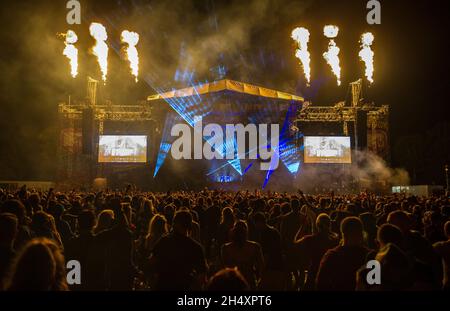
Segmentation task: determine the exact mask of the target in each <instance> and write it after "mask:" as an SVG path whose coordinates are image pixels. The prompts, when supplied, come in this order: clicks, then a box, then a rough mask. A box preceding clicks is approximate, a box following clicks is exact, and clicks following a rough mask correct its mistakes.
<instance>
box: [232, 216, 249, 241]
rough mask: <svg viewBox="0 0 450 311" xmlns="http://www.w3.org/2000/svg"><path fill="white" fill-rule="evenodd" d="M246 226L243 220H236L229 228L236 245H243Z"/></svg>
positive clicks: (246, 234) (245, 238)
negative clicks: (231, 227)
mask: <svg viewBox="0 0 450 311" xmlns="http://www.w3.org/2000/svg"><path fill="white" fill-rule="evenodd" d="M247 237H248V226H247V223H246V222H245V221H243V220H239V221H236V223H235V224H234V226H233V229H232V230H231V240H232V241H233V243H235V244H236V245H238V246H243V245H244V243H245V242H246V241H247Z"/></svg>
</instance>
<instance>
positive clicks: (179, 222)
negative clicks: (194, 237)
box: [173, 210, 192, 235]
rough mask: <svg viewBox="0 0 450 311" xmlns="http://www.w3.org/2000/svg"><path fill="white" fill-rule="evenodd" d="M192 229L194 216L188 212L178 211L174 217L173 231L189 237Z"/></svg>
mask: <svg viewBox="0 0 450 311" xmlns="http://www.w3.org/2000/svg"><path fill="white" fill-rule="evenodd" d="M191 229H192V215H191V213H189V212H188V211H183V210H181V211H178V212H176V213H175V216H174V217H173V230H174V231H175V232H176V233H180V234H183V235H187V234H188V233H189V232H190V231H191Z"/></svg>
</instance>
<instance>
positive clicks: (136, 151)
mask: <svg viewBox="0 0 450 311" xmlns="http://www.w3.org/2000/svg"><path fill="white" fill-rule="evenodd" d="M98 162H100V163H145V162H147V136H145V135H101V136H99V142H98Z"/></svg>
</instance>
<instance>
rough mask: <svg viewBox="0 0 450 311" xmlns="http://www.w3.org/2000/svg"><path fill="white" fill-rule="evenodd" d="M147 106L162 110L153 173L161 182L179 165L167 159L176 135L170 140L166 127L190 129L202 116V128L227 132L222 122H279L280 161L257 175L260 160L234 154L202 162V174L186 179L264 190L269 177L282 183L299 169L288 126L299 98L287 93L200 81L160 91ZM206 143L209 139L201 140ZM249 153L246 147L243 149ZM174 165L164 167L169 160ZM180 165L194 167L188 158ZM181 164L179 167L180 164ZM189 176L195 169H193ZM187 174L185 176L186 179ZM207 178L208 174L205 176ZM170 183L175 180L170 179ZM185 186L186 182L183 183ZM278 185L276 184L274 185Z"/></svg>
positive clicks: (229, 143) (233, 141)
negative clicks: (212, 126) (213, 126)
mask: <svg viewBox="0 0 450 311" xmlns="http://www.w3.org/2000/svg"><path fill="white" fill-rule="evenodd" d="M147 100H148V102H149V103H150V104H152V105H154V106H158V107H166V109H167V114H166V121H165V127H164V130H163V133H162V137H161V144H160V148H159V152H158V157H157V160H156V161H157V163H156V167H155V171H154V174H153V175H154V177H155V178H164V177H163V176H159V175H161V173H162V175H167V174H170V173H168V170H170V169H171V167H173V166H177V164H175V163H173V162H174V161H172V160H171V159H170V158H171V157H170V148H171V145H172V143H173V142H174V140H175V139H176V137H172V136H170V135H169V134H170V129H171V127H172V126H173V124H175V123H180V122H185V123H187V124H188V125H190V126H191V127H194V124H195V121H194V120H195V118H196V117H202V122H203V124H204V125H206V124H209V123H215V124H219V125H220V126H221V127H222V130H223V132H224V133H225V126H226V124H243V125H244V126H246V125H247V124H255V125H259V124H269V125H270V124H278V125H279V129H280V137H279V141H280V146H279V152H278V157H279V159H280V161H279V166H278V168H277V169H276V170H269V171H260V170H259V165H254V164H255V163H258V162H259V161H261V160H259V159H256V160H250V159H238V158H237V154H235V158H234V159H232V160H225V159H224V160H204V161H201V162H203V163H202V164H200V166H199V164H196V166H197V167H202V168H201V169H202V170H203V172H204V173H203V176H202V177H200V176H198V177H193V176H194V175H192V174H189V175H188V174H187V173H186V171H185V172H184V173H183V175H186V177H185V178H195V179H198V178H203V179H204V180H205V181H206V185H208V186H221V187H227V188H230V187H233V186H235V187H236V188H242V187H253V188H261V186H262V187H263V188H264V187H265V186H266V185H267V184H268V181H269V179H270V178H271V176H272V174H273V177H272V178H273V179H275V180H277V179H280V178H282V179H284V180H286V178H285V177H286V175H293V174H296V173H297V171H298V169H299V166H300V157H299V152H300V150H299V147H300V146H299V144H298V143H297V140H296V137H295V135H292V133H291V131H290V127H291V125H292V122H293V121H294V119H295V117H296V115H297V112H298V110H299V109H300V108H301V105H302V103H303V98H302V97H300V96H296V95H292V94H288V93H285V92H281V91H277V90H273V89H268V88H264V87H260V86H256V85H252V84H249V83H243V82H238V81H233V80H229V79H223V80H219V81H214V82H211V83H203V84H199V85H195V86H192V87H188V88H184V89H179V90H172V91H168V92H162V93H160V94H155V95H151V96H149V97H148V98H147ZM205 142H206V143H207V141H206V140H205ZM224 144H225V145H226V146H233V145H234V146H235V149H236V146H237V142H236V139H229V138H227V140H226V141H225V142H224ZM246 152H247V153H248V152H249V150H248V146H246ZM166 159H170V160H168V161H169V162H172V164H169V165H167V164H164V163H165V162H167V160H166ZM175 162H177V163H178V166H182V167H183V169H185V168H186V167H192V165H195V162H197V163H198V162H199V161H191V160H177V161H175ZM180 163H182V164H180ZM191 172H193V171H191ZM187 175H188V176H187ZM205 175H206V176H205ZM172 180H174V179H172ZM186 183H188V181H186ZM273 183H276V181H273Z"/></svg>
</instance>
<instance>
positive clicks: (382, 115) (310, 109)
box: [294, 80, 390, 193]
mask: <svg viewBox="0 0 450 311" xmlns="http://www.w3.org/2000/svg"><path fill="white" fill-rule="evenodd" d="M362 90H363V85H362V80H358V81H355V82H352V83H350V85H349V94H350V96H349V97H348V98H347V100H344V101H341V102H338V103H336V104H335V105H333V106H314V105H312V104H310V103H309V102H305V103H304V104H303V107H302V109H300V111H299V113H298V116H297V118H296V120H295V122H294V124H295V125H294V127H295V129H296V130H297V131H299V132H300V133H301V136H331V137H332V136H346V137H350V141H351V150H352V164H349V165H347V164H305V165H303V170H302V171H301V172H300V173H299V174H298V179H299V181H297V184H298V185H299V187H302V188H304V189H306V190H308V191H311V192H314V191H317V192H318V193H320V192H324V191H329V190H330V188H331V189H333V190H336V189H338V190H339V189H340V191H342V192H345V193H349V192H350V193H354V192H357V191H359V190H360V189H361V188H371V189H372V190H376V191H380V192H385V191H387V189H388V187H389V185H386V184H384V183H385V182H384V181H376V180H375V181H374V180H360V179H358V178H356V177H355V176H353V175H354V172H357V171H358V170H360V169H363V167H364V165H365V163H364V161H365V159H366V158H367V156H368V154H367V152H370V153H371V154H372V155H376V156H378V157H379V158H381V159H383V160H384V161H385V162H387V163H389V161H390V148H389V106H387V105H382V106H376V105H375V104H374V103H368V102H366V101H365V100H364V99H363V97H362ZM300 143H301V144H303V142H302V141H300ZM302 163H303V154H302ZM324 184H327V185H330V186H329V188H327V189H326V188H321V187H322V186H321V185H324ZM307 187H309V189H307Z"/></svg>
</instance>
